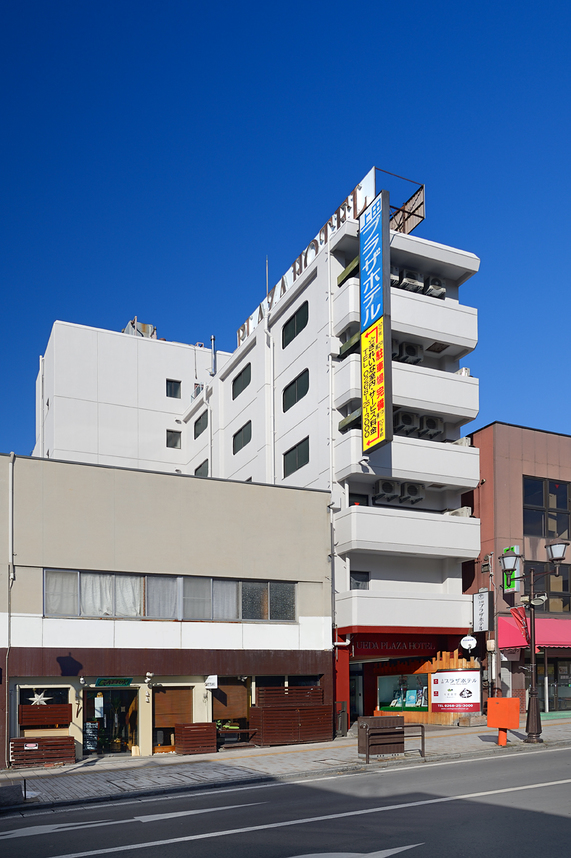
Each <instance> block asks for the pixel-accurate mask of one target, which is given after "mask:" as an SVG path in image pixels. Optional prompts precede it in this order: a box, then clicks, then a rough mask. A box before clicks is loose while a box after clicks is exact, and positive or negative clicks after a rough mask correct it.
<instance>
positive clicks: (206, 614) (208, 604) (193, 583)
mask: <svg viewBox="0 0 571 858" xmlns="http://www.w3.org/2000/svg"><path fill="white" fill-rule="evenodd" d="M183 581H184V584H183V594H182V595H183V616H184V618H185V620H210V619H211V617H212V578H199V577H198V576H192V577H190V576H189V577H187V578H184V579H183Z"/></svg>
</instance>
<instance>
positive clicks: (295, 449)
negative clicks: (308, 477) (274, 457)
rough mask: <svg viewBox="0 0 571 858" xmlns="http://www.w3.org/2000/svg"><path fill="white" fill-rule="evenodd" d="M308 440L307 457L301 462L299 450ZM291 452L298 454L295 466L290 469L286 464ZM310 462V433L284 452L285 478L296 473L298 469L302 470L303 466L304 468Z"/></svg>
mask: <svg viewBox="0 0 571 858" xmlns="http://www.w3.org/2000/svg"><path fill="white" fill-rule="evenodd" d="M306 442H307V459H306V460H305V461H304V462H301V463H300V461H299V455H298V454H299V451H300V450H301V449H302V445H304V444H305V443H306ZM291 453H295V454H296V456H295V467H293V468H291V469H288V468H287V467H286V465H287V463H288V461H289V459H288V458H287V457H288V456H289V455H290V454H291ZM308 464H309V435H307V436H306V437H305V438H302V439H301V441H298V442H297V444H294V445H293V447H290V448H289V450H286V451H285V453H284V454H283V473H284V477H283V478H284V480H285V479H287V477H291V475H292V474H295V472H296V471H299V470H301V468H304V467H305V466H306V465H308Z"/></svg>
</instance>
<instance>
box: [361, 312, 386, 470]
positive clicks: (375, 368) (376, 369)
mask: <svg viewBox="0 0 571 858" xmlns="http://www.w3.org/2000/svg"><path fill="white" fill-rule="evenodd" d="M383 323H384V318H383V317H381V318H380V319H379V320H378V321H377V322H375V324H374V325H371V327H370V328H367V330H366V331H364V333H362V334H361V383H362V425H363V453H370V452H371V451H372V450H373V449H374V448H375V447H377V446H378V445H379V444H382V443H383V441H384V440H385V438H386V415H385V347H384V337H383Z"/></svg>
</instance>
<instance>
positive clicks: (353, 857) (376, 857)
mask: <svg viewBox="0 0 571 858" xmlns="http://www.w3.org/2000/svg"><path fill="white" fill-rule="evenodd" d="M417 846H424V843H412V844H411V845H410V846H397V847H396V848H395V849H381V851H380V852H308V853H307V854H306V855H293V856H292V858H389V856H390V855H398V853H399V852H406V850H407V849H416V847H417Z"/></svg>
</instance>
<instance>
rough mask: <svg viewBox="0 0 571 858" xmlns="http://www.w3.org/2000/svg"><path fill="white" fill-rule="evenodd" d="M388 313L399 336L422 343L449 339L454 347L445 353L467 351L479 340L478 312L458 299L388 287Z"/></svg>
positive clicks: (442, 341) (399, 338) (393, 331)
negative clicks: (389, 292)
mask: <svg viewBox="0 0 571 858" xmlns="http://www.w3.org/2000/svg"><path fill="white" fill-rule="evenodd" d="M391 316H392V319H391V325H392V334H393V336H394V337H396V338H397V339H398V340H406V337H407V336H410V337H413V338H414V339H415V340H420V341H421V342H423V343H425V344H426V343H427V341H428V340H431V341H438V342H440V343H448V344H449V345H450V346H453V348H450V349H448V350H447V351H445V352H444V354H445V355H452V354H455V355H457V356H462V355H464V354H468V352H471V351H472V350H473V349H475V348H476V345H477V343H478V313H477V311H476V310H475V309H474V308H473V307H466V306H464V305H463V304H459V303H458V302H457V301H453V300H448V299H446V300H444V301H441V300H438V299H437V298H428V297H427V296H426V295H418V294H416V293H414V292H407V291H406V290H404V289H391Z"/></svg>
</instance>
